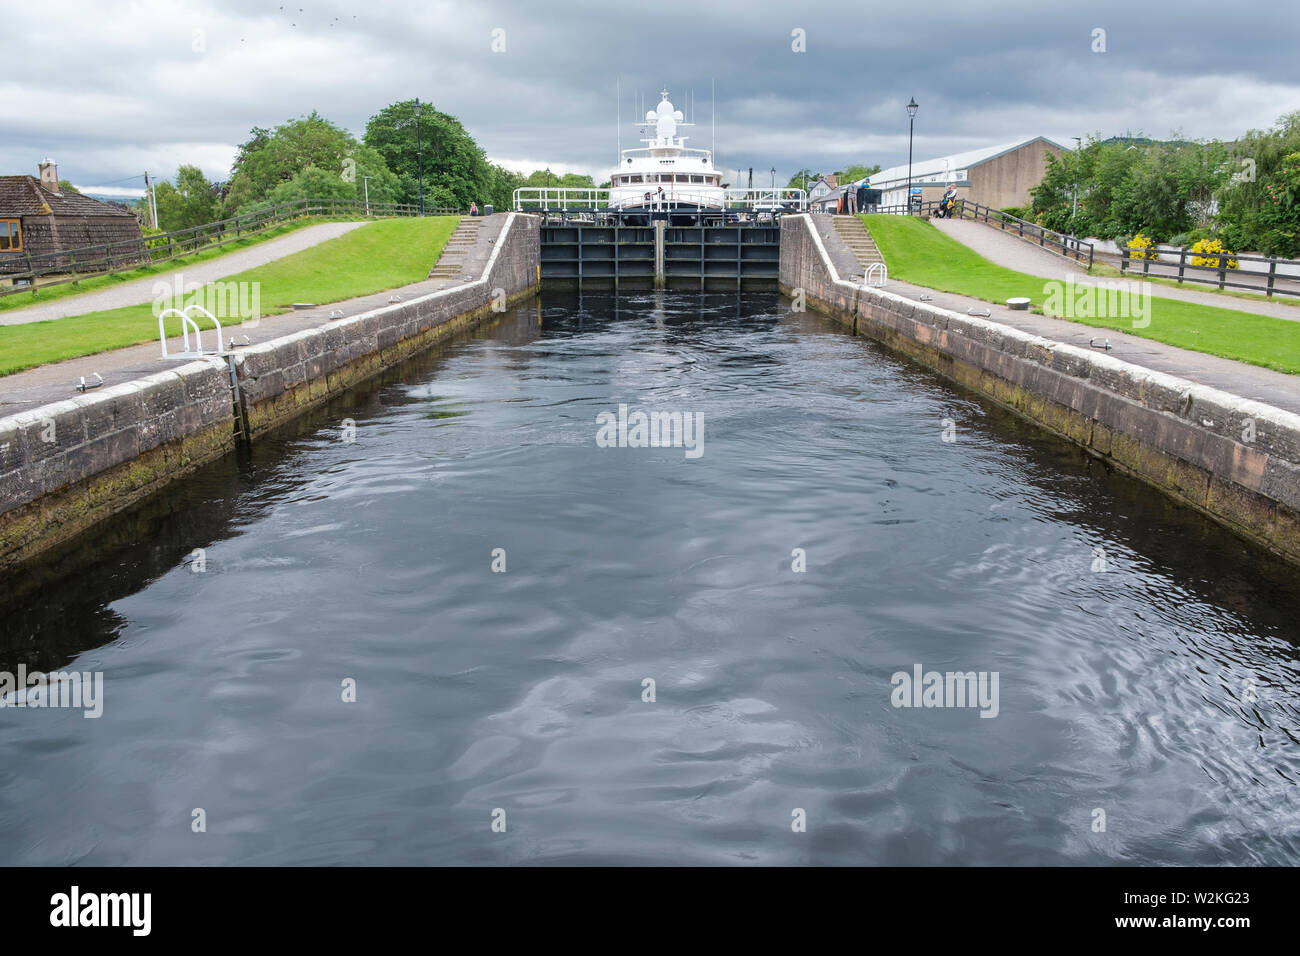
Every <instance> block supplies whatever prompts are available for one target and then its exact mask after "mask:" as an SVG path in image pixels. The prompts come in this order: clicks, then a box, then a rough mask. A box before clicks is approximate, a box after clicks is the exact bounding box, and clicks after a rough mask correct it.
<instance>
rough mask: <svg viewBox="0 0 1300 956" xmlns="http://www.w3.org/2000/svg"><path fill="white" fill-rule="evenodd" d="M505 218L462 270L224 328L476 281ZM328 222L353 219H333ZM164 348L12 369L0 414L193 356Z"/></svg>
mask: <svg viewBox="0 0 1300 956" xmlns="http://www.w3.org/2000/svg"><path fill="white" fill-rule="evenodd" d="M506 219H507V216H505V215H495V216H488V217H485V218H484V219H482V220H481V222H482V224H483V225H482V227H481V228H480V230H479V234H478V238H477V240H476V241H475V244H474V245H473V246H472V247H470V248H469V249H468V250H467V251H466V253H465V258H464V260H463V262H462V263H461V266H462V269H461V274H460V275H457V276H449V277H441V278H437V279H423V280H421V281H420V282H413V283H411V284H410V285H405V286H402V287H401V288H398V289H389V290H387V291H384V292H377V293H375V294H374V295H367V296H362V297H361V298H357V299H347V300H346V301H343V302H334V303H331V304H329V305H321V306H317V307H315V308H311V309H303V310H301V311H298V312H286V313H285V314H283V315H267V316H263V317H262V318H261V320H260V321H259V322H257V324H255V325H250V324H249V323H244V324H243V325H235V326H231V327H230V328H227V329H225V330H224V331H225V334H226V336H227V341H230V340H231V337H233V340H234V341H237V342H239V343H240V344H241V345H243V344H244V337H245V336H247V337H248V340H249V341H248V343H247V344H248V345H256V344H258V343H259V342H265V341H267V340H268V339H274V338H278V337H279V336H282V335H289V334H291V333H293V332H301V331H302V330H303V329H310V328H315V327H316V326H318V325H324V324H326V323H327V322H332V321H334V319H331V318H330V314H331V313H332V312H341V313H342V316H335V317H334V318H335V319H337V318H349V317H351V316H354V315H360V314H361V313H362V312H369V311H370V310H371V309H377V308H379V307H381V306H384V305H387V304H388V301H389V299H390V298H392V297H393V296H394V295H399V296H401V297H402V299H403V300H410V299H414V298H417V297H418V296H421V295H428V294H429V293H430V292H437V291H439V290H441V289H446V288H450V287H451V286H457V285H464V284H465V283H466V282H469V281H473V280H475V279H477V278H478V277H479V276H481V275H482V274H483V269H484V268H485V267H486V266H487V261H488V259H489V258H490V257H491V255H492V248H493V245H494V244H495V242H496V240H497V237H498V236H499V235H500V233H501V229H502V227H503V226H504V225H505V222H506ZM329 225H351V224H349V223H337V224H336V223H330V224H329ZM357 225H360V224H359V223H358V224H357ZM286 238H288V237H286ZM205 325H206V324H205ZM203 341H204V346H205V347H206V348H208V349H211V348H213V347H214V340H213V336H212V330H211V329H209V328H206V327H205V328H204V330H203ZM180 347H181V339H180V337H179V336H177V337H176V338H173V339H168V340H167V350H168V351H169V352H172V351H179V350H180ZM161 354H162V347H161V345H160V343H159V342H158V341H157V340H154V341H152V342H147V343H144V344H141V345H132V346H129V347H127V348H124V349H114V350H113V351H111V352H100V353H99V354H98V355H86V356H83V357H81V358H73V359H65V360H64V361H62V362H53V363H51V364H49V365H42V366H39V367H38V368H31V369H28V370H27V371H25V372H15V373H14V374H13V375H4V376H0V418H2V417H4V416H5V415H16V414H17V413H19V412H22V411H25V410H27V409H29V408H36V407H38V406H40V405H46V404H49V403H50V402H60V401H63V400H64V399H68V398H73V397H75V396H76V395H78V394H79V393H78V392H77V390H76V388H75V386H76V384H77V382H78V381H79V380H80V379H81V378H82V377H83V376H84V377H85V378H87V379H89V380H90V381H92V382H93V381H95V378H94V375H95V373H98V374H100V375H102V376H103V378H104V385H105V387H107V386H109V385H117V384H119V383H121V382H129V381H131V380H132V379H137V378H143V377H144V376H146V375H154V374H156V373H158V372H163V371H166V370H167V369H168V368H171V367H174V366H176V365H179V364H183V363H184V362H187V361H191V360H190V359H163V358H161Z"/></svg>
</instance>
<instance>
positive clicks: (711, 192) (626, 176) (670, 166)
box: [609, 90, 726, 223]
mask: <svg viewBox="0 0 1300 956" xmlns="http://www.w3.org/2000/svg"><path fill="white" fill-rule="evenodd" d="M660 96H662V97H663V99H661V100H660V101H659V105H658V106H657V107H655V108H654V109H652V110H650V111H648V112H647V113H646V115H645V127H644V128H643V130H642V132H643V133H645V134H652V135H646V137H645V138H643V139H642V140H641V142H643V143H645V144H646V145H645V146H644V147H643V148H640V149H625V150H621V151H620V152H619V157H618V167H617V168H616V169H613V170H611V171H610V176H609V186H610V189H609V208H610V209H618V210H622V211H623V212H625V213H626V212H628V211H633V212H635V211H638V210H645V212H646V217H645V219H646V222H647V223H648V222H649V221H650V220H651V219H669V220H670V221H671V220H672V218H673V217H672V215H671V214H672V213H673V212H679V213H681V214H683V215H685V214H688V213H689V214H690V216H691V218H692V219H693V218H694V217H695V215H696V214H698V212H699V211H701V210H705V211H712V210H717V211H719V212H721V211H722V210H723V208H724V207H725V204H726V202H725V200H726V191H725V189H724V187H723V184H722V173H721V172H720V171H718V170H716V169H714V168H713V155H712V153H711V152H710V151H709V150H707V149H687V148H686V137H685V136H679V135H677V131H678V128H679V127H682V126H687V125H690V124H688V123H685V122H684V117H683V116H682V111H681V110H679V109H676V108H675V107H674V106H673V104H672V103H671V102H670V101H669V99H668V91H667V90H663V91H661V92H660Z"/></svg>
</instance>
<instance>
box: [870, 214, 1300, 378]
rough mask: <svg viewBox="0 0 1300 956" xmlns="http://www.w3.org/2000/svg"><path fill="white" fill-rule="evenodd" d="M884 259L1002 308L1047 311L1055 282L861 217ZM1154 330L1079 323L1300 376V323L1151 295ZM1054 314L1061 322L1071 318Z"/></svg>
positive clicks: (1119, 321) (898, 221)
mask: <svg viewBox="0 0 1300 956" xmlns="http://www.w3.org/2000/svg"><path fill="white" fill-rule="evenodd" d="M861 218H862V220H863V222H865V223H866V225H867V228H868V230H870V232H871V235H872V238H873V239H875V241H876V245H877V246H878V247H879V249H880V253H881V255H882V256H884V259H885V264H886V265H887V266H888V267H889V274H890V276H891V277H893V278H895V279H899V280H901V281H903V282H910V283H912V284H914V285H920V286H925V287H927V288H930V289H937V290H938V291H940V292H953V293H957V294H959V295H967V296H971V297H973V298H976V299H983V300H984V301H986V302H995V303H998V304H1001V303H1003V302H1005V301H1006V300H1007V299H1009V298H1011V297H1013V296H1025V297H1027V298H1028V299H1029V300H1030V302H1031V303H1032V306H1031V307H1032V308H1033V309H1034V311H1035V312H1043V302H1044V299H1045V298H1046V296H1047V292H1046V290H1045V288H1044V287H1045V285H1046V283H1047V282H1048V281H1049V280H1046V279H1043V278H1041V277H1039V276H1032V275H1028V274H1027V273H1024V272H1016V271H1015V270H1013V269H1006V268H1003V267H1002V266H999V265H997V264H995V263H992V262H990V261H989V260H988V259H985V258H984V257H983V256H981V255H979V254H977V253H976V252H974V251H973V250H971V249H970V248H968V247H967V246H964V245H962V244H961V243H960V242H957V241H956V240H954V239H950V238H948V237H947V236H945V235H944V234H943V233H941V232H940V231H939V230H938V229H936V228H935V227H934V226H933V225H931V224H930V223H929V222H926V221H925V220H922V219H915V218H911V217H908V216H890V215H865V216H862V217H861ZM1148 301H1149V302H1150V306H1151V314H1150V320H1151V321H1150V325H1148V326H1147V327H1145V328H1134V327H1133V321H1132V319H1129V318H1077V317H1068V318H1069V320H1070V321H1072V322H1079V323H1080V324H1083V325H1090V326H1093V327H1096V328H1106V329H1116V330H1118V331H1121V332H1127V333H1129V334H1131V335H1138V336H1141V337H1143V338H1148V339H1154V340H1155V341H1157V342H1164V343H1165V344H1167V345H1175V346H1178V347H1179V348H1185V349H1190V350H1192V351H1196V352H1206V353H1208V354H1210V355H1218V356H1221V357H1223V358H1229V359H1234V360H1236V361H1238V362H1247V363H1249V364H1251V365H1260V366H1263V367H1264V368H1271V369H1276V370H1277V371H1280V372H1289V373H1291V374H1293V375H1294V374H1300V322H1292V321H1288V320H1287V319H1276V318H1273V317H1271V316H1265V315H1255V314H1254V313H1250V312H1238V311H1235V310H1233V309H1222V308H1218V307H1217V306H1208V305H1199V304H1197V303H1194V302H1182V301H1179V300H1176V299H1162V298H1159V297H1157V296H1151V297H1150V299H1149V300H1148ZM1047 314H1053V315H1055V316H1056V317H1057V318H1067V316H1063V315H1059V314H1056V313H1047Z"/></svg>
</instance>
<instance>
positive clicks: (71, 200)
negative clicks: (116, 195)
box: [0, 176, 135, 219]
mask: <svg viewBox="0 0 1300 956" xmlns="http://www.w3.org/2000/svg"><path fill="white" fill-rule="evenodd" d="M43 206H49V207H50V210H49V211H50V212H51V213H53V214H54V215H56V216H60V217H63V216H68V217H72V218H79V219H85V218H92V217H94V218H99V217H104V216H128V217H130V218H132V219H134V218H135V214H134V213H132V212H131V211H130V210H129V209H123V208H122V207H121V206H114V205H113V204H112V203H106V202H100V201H99V200H98V199H91V198H90V197H89V196H82V195H81V194H80V193H74V192H65V193H62V194H61V195H60V194H55V193H52V192H49V191H47V190H46V189H45V187H43V186H42V185H41V181H40V180H39V179H37V178H36V177H35V176H0V217H18V216H44V215H47V213H46V211H45V209H44V208H43Z"/></svg>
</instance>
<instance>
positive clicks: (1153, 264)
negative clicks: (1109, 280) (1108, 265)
mask: <svg viewBox="0 0 1300 956" xmlns="http://www.w3.org/2000/svg"><path fill="white" fill-rule="evenodd" d="M1175 255H1176V256H1177V262H1175V261H1174V259H1173V258H1172V257H1173V256H1175ZM1147 256H1159V258H1156V259H1148V258H1146V257H1147ZM1193 259H1200V260H1201V261H1200V262H1199V263H1193V262H1192V260H1193ZM1243 262H1258V263H1260V268H1259V269H1255V270H1249V271H1239V267H1240V264H1241V263H1243ZM1234 263H1235V265H1234ZM1139 264H1140V265H1141V275H1142V277H1143V278H1150V279H1173V280H1176V281H1177V282H1178V283H1179V284H1180V285H1181V284H1182V283H1184V282H1197V283H1200V284H1201V285H1213V286H1218V288H1219V290H1220V291H1222V290H1224V289H1243V290H1245V291H1247V292H1259V293H1263V294H1264V295H1266V296H1273V295H1300V259H1279V258H1278V257H1277V256H1254V255H1250V254H1248V253H1242V252H1193V251H1191V250H1190V249H1188V248H1186V247H1185V246H1184V247H1180V248H1179V249H1178V251H1177V252H1176V253H1175V252H1172V251H1170V250H1167V249H1155V248H1152V249H1149V250H1148V249H1130V248H1128V247H1127V246H1124V247H1121V248H1120V260H1119V269H1120V272H1123V273H1130V272H1131V273H1133V274H1134V275H1137V274H1138V266H1139ZM1264 264H1267V265H1268V268H1267V269H1264V268H1263V266H1264ZM1278 266H1283V267H1284V268H1290V269H1291V270H1292V271H1291V274H1290V275H1282V276H1279V275H1278V271H1277V268H1278ZM1229 276H1232V278H1233V279H1234V280H1235V281H1231V282H1230V281H1228V277H1229ZM1279 279H1281V280H1282V282H1281V284H1279V282H1278V280H1279Z"/></svg>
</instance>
